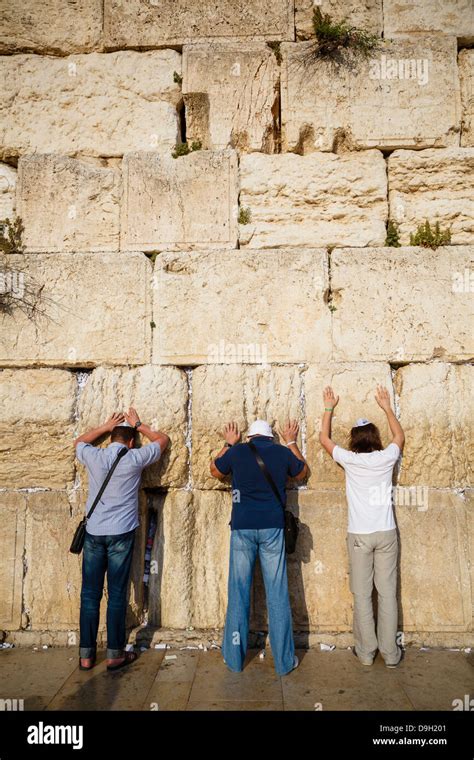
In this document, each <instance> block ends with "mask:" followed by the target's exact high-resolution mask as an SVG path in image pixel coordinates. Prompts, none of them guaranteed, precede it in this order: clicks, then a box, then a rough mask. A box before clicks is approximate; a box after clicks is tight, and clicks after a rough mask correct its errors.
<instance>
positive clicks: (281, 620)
mask: <svg viewBox="0 0 474 760" xmlns="http://www.w3.org/2000/svg"><path fill="white" fill-rule="evenodd" d="M298 429H299V426H298V423H297V422H296V421H290V422H288V423H287V424H286V425H285V427H284V428H283V429H282V431H281V436H282V438H283V439H284V441H285V444H286V445H285V446H281V445H279V444H277V443H275V442H274V440H273V433H272V429H271V427H270V425H269V424H268V423H267V422H265V421H263V420H256V421H255V422H254V423H252V425H251V426H250V429H249V432H248V438H249V440H251V441H252V442H253V443H254V445H255V447H256V448H257V450H258V453H259V454H260V456H261V458H262V459H263V461H264V462H265V465H266V466H267V468H268V470H269V472H270V474H271V476H272V479H273V481H274V483H275V485H276V487H277V488H278V490H279V492H280V496H281V500H282V502H283V504H285V503H286V492H285V486H286V481H287V479H288V477H290V478H294V479H295V480H303V478H305V477H306V475H307V469H308V468H307V465H306V462H305V460H304V457H303V456H302V454H301V452H300V450H299V448H298V446H297V444H296V439H297V436H298ZM224 438H225V441H226V443H225V445H224V447H223V448H222V449H221V451H220V452H219V453H218V455H217V457H216V459H215V460H214V461H213V462H212V464H211V475H213V477H215V478H218V479H219V480H223V479H224V478H225V477H226V475H229V473H232V518H231V523H230V525H231V529H232V532H231V540H230V565H229V585H228V603H227V616H226V624H225V630H224V640H223V647H222V654H223V656H224V662H225V663H226V665H227V667H228V668H229V669H230V670H232V671H235V672H240V671H241V670H242V668H243V664H244V660H245V655H246V652H247V639H248V631H249V613H250V589H251V585H252V576H253V569H254V565H255V560H256V558H257V554H258V556H259V558H260V566H261V569H262V575H263V581H264V584H265V593H266V599H267V609H268V621H269V634H270V644H271V648H272V654H273V659H274V662H275V669H276V672H277V673H278V675H286V674H287V673H290V672H291V671H292V670H294V668H296V667H297V665H298V658H297V657H295V646H294V642H293V628H292V621H291V608H290V599H289V594H288V578H287V572H286V556H285V535H284V527H285V519H284V514H283V509H282V506H281V504H280V503H279V502H278V499H277V498H276V496H275V495H274V493H273V491H272V490H271V487H270V485H269V484H268V482H267V480H266V479H265V476H264V475H263V473H262V471H261V470H260V468H259V466H258V463H257V460H256V459H255V455H254V453H253V451H252V450H251V448H250V447H249V446H248V445H247V444H245V443H239V441H240V432H239V429H238V427H237V425H236V423H235V422H230V423H228V424H227V425H226V426H225V428H224Z"/></svg>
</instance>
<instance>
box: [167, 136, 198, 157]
mask: <svg viewBox="0 0 474 760" xmlns="http://www.w3.org/2000/svg"><path fill="white" fill-rule="evenodd" d="M201 148H202V142H201V141H200V140H195V141H194V142H192V143H191V145H189V144H188V143H187V142H184V143H176V145H175V146H174V151H173V152H172V154H171V155H172V156H173V158H179V157H180V156H187V155H188V154H189V153H194V151H195V150H201Z"/></svg>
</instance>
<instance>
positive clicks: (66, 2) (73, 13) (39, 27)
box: [0, 0, 102, 54]
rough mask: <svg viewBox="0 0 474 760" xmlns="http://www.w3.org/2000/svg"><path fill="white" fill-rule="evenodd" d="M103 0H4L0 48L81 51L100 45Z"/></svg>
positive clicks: (38, 51) (57, 52)
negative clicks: (34, 0)
mask: <svg viewBox="0 0 474 760" xmlns="http://www.w3.org/2000/svg"><path fill="white" fill-rule="evenodd" d="M101 34H102V2H101V0H78V2H74V3H71V2H70V0H46V1H45V0H41V2H31V0H3V2H2V19H1V24H0V52H1V53H15V52H17V51H19V50H34V51H35V52H37V53H50V54H60V53H81V52H86V51H88V50H93V49H97V48H98V46H99V45H100V40H101Z"/></svg>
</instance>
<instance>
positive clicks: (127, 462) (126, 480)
mask: <svg viewBox="0 0 474 760" xmlns="http://www.w3.org/2000/svg"><path fill="white" fill-rule="evenodd" d="M122 447H123V443H118V442H114V443H110V444H109V445H108V446H107V448H105V449H100V448H97V447H96V446H92V445H91V444H90V443H78V444H77V446H76V456H77V458H78V459H79V461H80V462H81V463H82V464H84V465H85V466H86V468H87V472H88V475H89V495H88V497H87V503H86V514H87V512H88V511H89V509H90V508H91V506H92V503H93V501H94V499H95V497H96V495H97V493H98V491H99V488H100V487H101V485H102V483H103V482H104V480H105V477H106V475H107V473H108V471H109V470H110V468H111V466H112V464H113V462H114V460H115V459H116V457H117V454H118V452H119V450H120V449H121V448H122ZM160 456H161V447H160V444H159V443H157V442H156V441H155V442H153V443H149V444H147V445H146V446H142V447H141V448H140V449H129V451H127V453H126V454H125V456H123V457H122V459H121V460H120V461H119V463H118V465H117V467H116V468H115V470H114V472H113V474H112V477H111V478H110V480H109V482H108V484H107V486H106V489H105V491H104V493H103V494H102V498H101V499H100V500H99V503H98V504H97V506H96V508H95V509H94V512H93V513H92V516H91V518H90V519H89V520H88V521H87V526H86V530H87V532H88V533H91V534H92V535H94V536H117V535H119V534H120V533H127V532H128V531H130V530H133V529H134V528H136V527H137V526H138V524H139V521H138V489H139V487H140V480H141V474H142V470H143V468H144V467H148V465H150V464H153V462H157V461H158V459H159V458H160Z"/></svg>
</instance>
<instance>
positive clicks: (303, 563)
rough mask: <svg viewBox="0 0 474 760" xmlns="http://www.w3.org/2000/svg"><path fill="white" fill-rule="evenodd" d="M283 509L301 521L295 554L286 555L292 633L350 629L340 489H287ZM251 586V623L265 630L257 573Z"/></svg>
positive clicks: (344, 521) (262, 593)
mask: <svg viewBox="0 0 474 760" xmlns="http://www.w3.org/2000/svg"><path fill="white" fill-rule="evenodd" d="M288 507H289V508H290V509H291V511H292V512H293V513H294V514H295V515H296V516H297V517H298V519H299V520H300V532H299V535H298V541H297V546H296V552H295V553H294V554H291V555H287V562H288V588H289V592H290V602H291V612H292V617H293V628H294V629H295V630H296V631H310V630H313V631H314V630H317V631H331V632H343V631H350V630H351V628H352V595H351V593H350V590H349V568H348V561H347V549H346V535H347V532H346V531H347V527H346V526H347V516H346V514H347V507H346V500H345V496H344V492H343V491H341V490H338V491H335V490H334V491H323V490H315V491H313V490H311V491H302V490H298V491H289V493H288ZM254 584H255V585H254V595H253V602H252V613H253V614H252V621H251V622H252V624H253V625H252V627H253V628H256V629H257V630H258V629H260V630H261V629H262V628H265V629H267V616H266V604H265V590H264V586H263V582H262V577H261V573H258V572H257V573H256V574H255V581H254Z"/></svg>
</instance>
